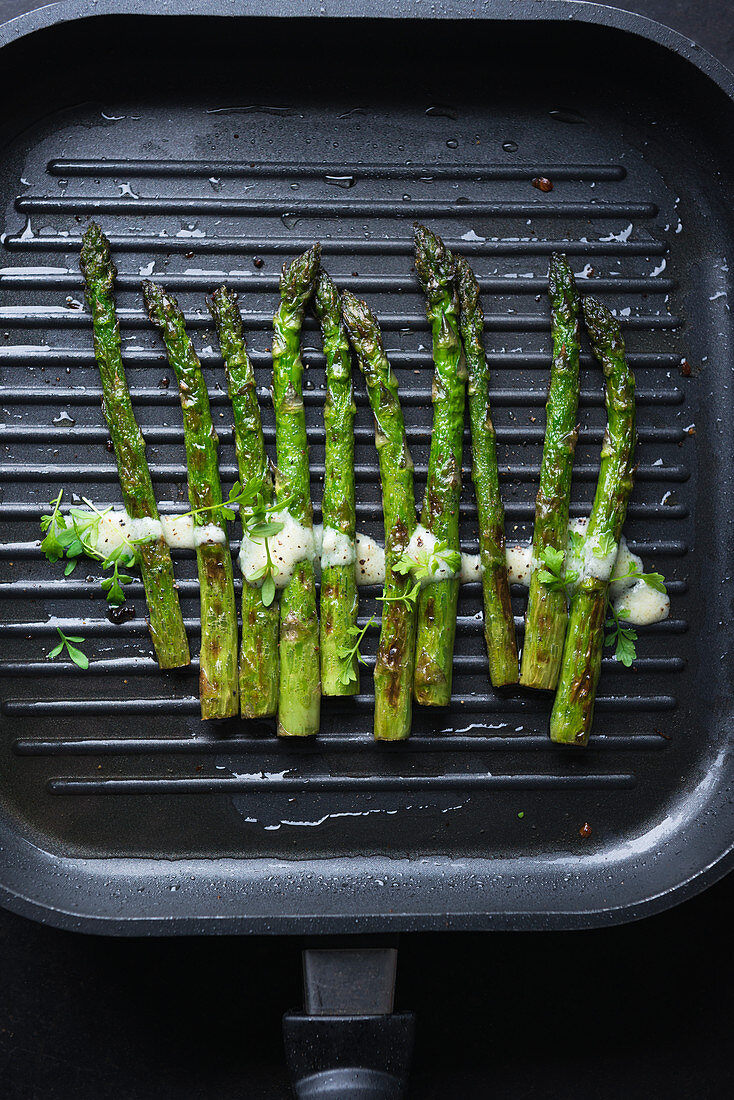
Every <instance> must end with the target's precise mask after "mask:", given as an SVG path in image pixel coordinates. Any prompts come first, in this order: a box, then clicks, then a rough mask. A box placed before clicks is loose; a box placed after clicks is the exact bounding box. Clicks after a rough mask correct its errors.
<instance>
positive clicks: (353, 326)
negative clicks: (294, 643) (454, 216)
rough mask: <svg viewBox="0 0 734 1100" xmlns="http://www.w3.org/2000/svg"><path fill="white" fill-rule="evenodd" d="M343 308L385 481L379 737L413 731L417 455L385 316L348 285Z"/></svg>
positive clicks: (377, 702) (377, 666)
mask: <svg viewBox="0 0 734 1100" xmlns="http://www.w3.org/2000/svg"><path fill="white" fill-rule="evenodd" d="M342 314H343V317H344V323H345V325H346V327H347V332H348V333H349V338H350V340H351V342H352V345H353V347H354V350H355V351H356V353H357V357H358V360H359V366H360V369H361V370H362V373H363V374H364V377H365V381H366V383H367V393H368V396H369V401H370V406H371V408H372V413H373V416H374V420H375V446H376V447H377V455H378V459H379V463H380V478H381V481H382V510H383V517H384V523H385V589H384V594H383V601H384V602H383V605H382V627H381V630H380V642H379V645H378V648H377V660H376V663H375V727H374V728H375V737H376V738H377V739H378V740H381V741H397V740H401V739H403V738H405V737H408V736H409V735H410V722H411V713H412V693H413V671H414V666H415V630H416V607H415V595H416V594H415V589H414V586H413V582H412V579H411V578H410V576H407V575H403V574H401V573H396V572H395V568H394V567H395V565H396V564H397V562H398V561H399V560H400V558H401V557H402V556H403V554H404V553H405V551H406V550H407V548H408V543H409V542H410V537H411V535H412V534H413V531H414V530H415V526H416V521H415V498H414V495H413V460H412V459H411V457H410V451H409V450H408V441H407V438H406V435H405V425H404V423H403V413H402V410H401V408H400V401H399V399H398V386H397V382H396V380H395V376H394V374H393V373H392V371H391V370H390V364H389V363H388V360H387V356H386V355H385V349H384V347H383V345H382V337H381V335H380V328H379V325H378V323H377V319H376V317H375V316H374V315H373V314H372V313H371V312H370V310H369V308H368V307H367V305H366V304H365V303H364V302H362V301H360V300H359V299H358V298H355V296H354V295H353V294H350V293H349V292H348V291H345V292H344V293H343V294H342Z"/></svg>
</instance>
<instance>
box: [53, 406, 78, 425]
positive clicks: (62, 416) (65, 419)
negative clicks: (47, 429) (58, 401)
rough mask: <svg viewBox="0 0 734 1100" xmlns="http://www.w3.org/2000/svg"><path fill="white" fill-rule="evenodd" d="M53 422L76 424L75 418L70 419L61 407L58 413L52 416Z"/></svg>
mask: <svg viewBox="0 0 734 1100" xmlns="http://www.w3.org/2000/svg"><path fill="white" fill-rule="evenodd" d="M54 424H76V420H72V418H71V417H70V416H69V414H68V413H67V412H64V410H63V409H62V410H61V412H60V413H59V415H58V416H55V417H54Z"/></svg>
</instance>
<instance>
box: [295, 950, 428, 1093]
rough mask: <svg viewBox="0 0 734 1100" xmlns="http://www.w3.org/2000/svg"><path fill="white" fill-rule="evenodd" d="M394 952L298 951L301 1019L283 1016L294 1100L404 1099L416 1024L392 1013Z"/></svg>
mask: <svg viewBox="0 0 734 1100" xmlns="http://www.w3.org/2000/svg"><path fill="white" fill-rule="evenodd" d="M396 968H397V950H396V949H395V948H392V947H359V948H352V947H350V948H348V949H343V948H342V949H337V948H329V949H323V948H321V949H308V950H306V951H304V952H303V979H304V980H303V986H304V1002H305V1011H304V1012H289V1013H286V1015H285V1016H284V1017H283V1038H284V1040H285V1050H286V1060H287V1063H288V1068H289V1070H290V1074H291V1080H292V1082H293V1089H294V1092H295V1095H296V1097H297V1100H401V1098H402V1097H403V1096H404V1094H405V1088H406V1085H407V1080H408V1069H409V1067H410V1060H411V1056H412V1053H413V1038H414V1033H415V1017H414V1016H413V1014H412V1013H410V1012H400V1013H394V1012H393V1010H392V1009H393V996H394V990H395V973H396Z"/></svg>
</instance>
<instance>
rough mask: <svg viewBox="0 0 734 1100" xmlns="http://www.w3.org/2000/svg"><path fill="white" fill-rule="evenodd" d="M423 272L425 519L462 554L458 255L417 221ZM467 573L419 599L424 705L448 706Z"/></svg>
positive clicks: (418, 663) (431, 586)
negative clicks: (427, 386)
mask: <svg viewBox="0 0 734 1100" xmlns="http://www.w3.org/2000/svg"><path fill="white" fill-rule="evenodd" d="M414 233H415V270H416V272H417V274H418V278H419V280H420V283H421V286H422V287H423V293H424V294H425V297H426V312H427V314H428V320H429V322H430V325H431V332H432V334H433V362H434V368H435V369H434V377H433V434H432V436H431V451H430V456H429V460H428V481H427V484H426V494H425V497H424V500H423V510H422V513H421V523H422V524H423V526H424V527H425V528H426V529H427V530H428V531H430V532H431V534H432V535H433V536H434V537H435V538H436V539H437V540H438V541H439V542H441V543H443V544H444V548H445V549H446V550H448V551H450V552H453V553H455V554H459V553H460V552H461V548H460V545H459V498H460V496H461V458H462V446H463V442H464V401H465V396H466V385H465V383H466V367H465V364H464V354H463V349H462V346H461V338H460V336H459V300H458V297H457V294H456V285H455V271H454V258H453V256H452V255H451V253H450V252H449V250H448V249H447V248H446V247H445V245H444V243H443V241H442V240H441V239H440V237H437V236H435V235H434V234H433V233H431V232H430V230H428V229H426V228H425V227H424V226H422V225H416V226H415V229H414ZM458 601H459V577H458V575H457V576H454V577H451V578H444V579H442V580H437V581H432V582H429V583H428V584H426V585H425V586H424V587H423V588H422V589H421V594H420V600H419V604H418V627H417V638H416V657H415V680H414V691H415V698H416V701H417V702H418V703H423V704H424V705H425V706H431V707H446V706H448V705H449V703H450V702H451V682H452V674H453V663H454V638H455V635H456V608H457V604H458Z"/></svg>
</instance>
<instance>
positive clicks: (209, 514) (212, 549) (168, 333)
mask: <svg viewBox="0 0 734 1100" xmlns="http://www.w3.org/2000/svg"><path fill="white" fill-rule="evenodd" d="M143 295H144V298H145V305H146V308H147V310H148V315H149V317H150V319H151V321H152V322H153V324H154V325H155V326H156V327H157V328H159V329H160V331H161V334H162V336H163V341H164V343H165V345H166V352H167V354H168V361H169V363H170V364H171V367H172V369H173V370H174V371H175V372H176V377H177V378H178V386H179V391H180V395H181V409H182V412H183V423H184V440H185V444H186V460H187V464H188V487H189V501H190V504H191V508H192V511H193V519H194V533H195V535H196V532H197V531H201V534H200V536H199V537H200V538H201V539H202V540H204V541H202V542H201V543H200V544H199V545H197V547H196V560H197V565H198V571H199V593H200V600H201V650H200V652H199V695H200V700H201V717H202V718H230V717H231V716H232V715H235V714H237V712H238V711H239V687H238V683H237V609H236V607H235V600H234V586H233V580H232V555H231V554H230V550H229V540H228V538H227V531H226V527H225V522H224V517H223V516H222V514H221V511H220V507H221V503H222V487H221V485H220V482H219V467H218V465H217V445H218V443H217V435H216V432H215V431H214V427H213V425H212V418H211V412H210V410H209V394H208V393H207V388H206V383H205V382H204V376H203V375H202V373H201V364H200V363H199V360H198V358H197V355H196V352H195V351H194V348H193V345H192V343H191V340H190V339H189V337H188V335H187V333H186V325H185V322H184V317H183V314H182V312H181V310H180V309H179V306H178V303H177V301H176V299H175V298H174V297H173V296H172V295H170V294H168V293H166V291H165V290H162V289H161V287H159V286H156V285H155V283H151V282H149V281H147V280H146V281H145V282H144V283H143ZM210 525H214V526H213V527H212V526H210ZM202 529H204V530H202ZM214 539H216V540H217V541H213V540H214Z"/></svg>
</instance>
